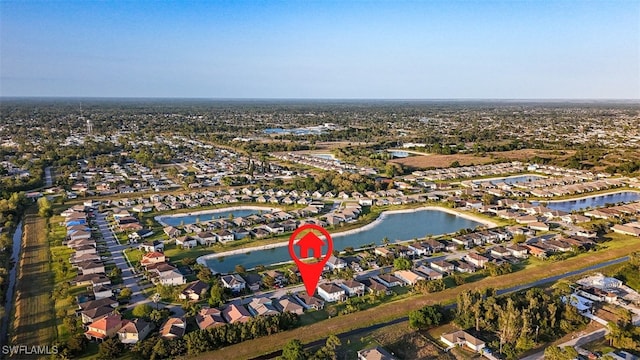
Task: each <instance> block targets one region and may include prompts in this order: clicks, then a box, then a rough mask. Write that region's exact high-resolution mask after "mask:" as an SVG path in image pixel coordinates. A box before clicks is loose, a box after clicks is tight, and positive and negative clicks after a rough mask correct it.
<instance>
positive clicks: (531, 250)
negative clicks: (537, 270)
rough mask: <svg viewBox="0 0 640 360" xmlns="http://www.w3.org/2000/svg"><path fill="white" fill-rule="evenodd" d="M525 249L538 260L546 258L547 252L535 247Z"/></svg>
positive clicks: (527, 246) (528, 246)
mask: <svg viewBox="0 0 640 360" xmlns="http://www.w3.org/2000/svg"><path fill="white" fill-rule="evenodd" d="M525 247H526V248H527V249H528V250H529V253H530V254H531V255H533V256H536V257H539V258H546V257H547V250H545V249H543V248H540V247H537V246H535V245H525Z"/></svg>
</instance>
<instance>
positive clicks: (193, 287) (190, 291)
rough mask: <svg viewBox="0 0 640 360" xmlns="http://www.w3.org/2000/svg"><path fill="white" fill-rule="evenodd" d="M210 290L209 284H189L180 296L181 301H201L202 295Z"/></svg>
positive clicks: (197, 281) (201, 282)
mask: <svg viewBox="0 0 640 360" xmlns="http://www.w3.org/2000/svg"><path fill="white" fill-rule="evenodd" d="M207 290H209V284H207V283H205V282H203V281H200V280H196V281H194V282H192V283H189V285H187V287H186V288H184V290H182V292H181V293H180V295H178V298H179V299H180V300H191V301H199V300H200V298H201V297H202V295H204V293H205V292H206V291H207Z"/></svg>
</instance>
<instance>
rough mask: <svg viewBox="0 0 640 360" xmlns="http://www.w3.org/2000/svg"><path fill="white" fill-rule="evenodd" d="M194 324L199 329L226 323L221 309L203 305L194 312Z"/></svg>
mask: <svg viewBox="0 0 640 360" xmlns="http://www.w3.org/2000/svg"><path fill="white" fill-rule="evenodd" d="M196 324H198V328H200V330H205V329H209V328H213V327H216V326H223V325H226V322H225V321H224V318H223V317H222V311H220V310H218V309H216V308H209V307H203V308H202V309H200V311H198V313H197V314H196Z"/></svg>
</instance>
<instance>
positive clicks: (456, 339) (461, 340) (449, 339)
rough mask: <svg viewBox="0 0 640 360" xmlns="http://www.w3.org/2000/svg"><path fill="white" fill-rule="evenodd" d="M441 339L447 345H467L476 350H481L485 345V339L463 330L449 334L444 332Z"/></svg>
mask: <svg viewBox="0 0 640 360" xmlns="http://www.w3.org/2000/svg"><path fill="white" fill-rule="evenodd" d="M440 341H442V342H443V343H445V344H446V345H447V346H466V347H467V348H469V349H470V350H473V351H475V352H480V351H482V349H483V348H484V347H485V343H484V341H482V340H480V339H478V338H476V337H474V336H472V335H471V334H469V333H468V332H466V331H462V330H460V331H456V332H452V333H449V334H442V336H440Z"/></svg>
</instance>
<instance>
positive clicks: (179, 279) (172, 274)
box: [158, 270, 187, 285]
mask: <svg viewBox="0 0 640 360" xmlns="http://www.w3.org/2000/svg"><path fill="white" fill-rule="evenodd" d="M186 281H187V280H186V279H185V278H184V275H182V274H181V273H180V272H179V271H178V270H171V271H164V272H162V273H160V275H159V276H158V283H160V284H162V285H182V284H184V283H186Z"/></svg>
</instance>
